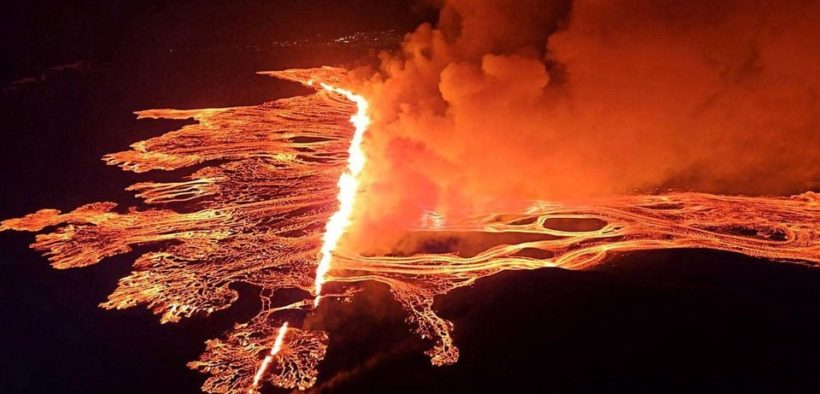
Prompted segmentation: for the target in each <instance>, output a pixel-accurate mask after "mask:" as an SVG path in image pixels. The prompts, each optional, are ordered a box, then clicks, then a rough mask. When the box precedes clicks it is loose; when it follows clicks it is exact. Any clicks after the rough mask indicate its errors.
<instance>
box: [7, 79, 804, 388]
mask: <svg viewBox="0 0 820 394" xmlns="http://www.w3.org/2000/svg"><path fill="white" fill-rule="evenodd" d="M266 74H270V75H273V76H276V77H279V78H285V79H289V80H293V81H297V82H301V83H304V84H306V85H309V86H314V87H316V88H317V91H316V92H315V93H313V94H310V95H307V96H303V97H295V98H289V99H283V100H278V101H275V102H270V103H265V104H261V105H257V106H248V107H234V108H222V109H202V110H185V111H183V110H170V109H165V110H150V111H142V112H139V113H138V115H139V117H140V118H165V119H186V118H193V119H194V120H196V123H195V124H192V125H188V126H185V127H183V128H181V129H180V130H178V131H174V132H170V133H167V134H165V135H162V136H160V137H156V138H151V139H148V140H146V141H142V142H138V143H135V144H133V145H132V146H131V148H132V149H131V150H128V151H124V152H119V153H114V154H111V155H107V156H106V157H105V161H106V162H107V163H108V164H112V165H118V166H120V167H122V168H123V169H125V170H128V171H134V172H146V171H150V170H174V169H179V168H184V167H190V166H193V165H197V164H201V163H204V164H205V165H206V166H205V167H204V168H202V169H200V170H198V171H196V172H194V173H193V174H192V175H190V176H188V177H187V178H186V179H184V180H182V181H180V182H171V183H156V182H143V183H138V184H135V185H133V186H131V187H130V188H129V190H133V191H135V192H136V193H137V196H138V197H140V198H142V199H143V201H144V202H145V203H146V204H149V205H160V206H161V208H150V209H140V208H129V209H128V210H127V211H124V212H118V211H115V210H114V208H116V204H115V203H111V202H103V203H93V204H88V205H85V206H82V207H80V208H77V209H76V210H74V211H72V212H69V213H61V212H59V211H57V210H53V209H44V210H41V211H38V212H36V213H33V214H30V215H27V216H25V217H23V218H19V219H9V220H5V221H3V222H2V224H0V231H2V230H19V231H41V230H43V229H45V228H47V227H52V228H53V230H52V231H51V232H47V233H43V234H39V235H37V238H36V241H35V242H34V243H33V244H32V247H33V248H34V249H36V250H38V251H41V252H43V254H44V255H46V256H48V258H49V260H50V261H51V262H52V265H53V266H54V267H55V268H60V269H62V268H73V267H82V266H87V265H91V264H95V263H97V262H99V261H100V260H102V259H103V258H105V257H109V256H113V255H117V254H121V253H126V252H129V251H130V250H131V247H132V246H134V245H144V244H155V245H157V250H156V251H153V252H149V253H146V254H143V255H142V256H140V257H139V258H138V259H137V260H136V262H135V263H134V272H132V273H131V274H130V275H129V276H127V277H125V278H123V279H122V280H120V283H119V286H118V288H117V289H116V290H115V291H114V293H113V294H111V295H110V296H109V299H108V301H106V302H104V303H102V304H101V306H102V307H104V308H108V309H115V308H116V309H121V308H129V307H133V306H136V305H145V306H147V307H148V308H149V309H151V310H152V311H153V312H154V313H155V314H158V315H161V317H160V319H161V321H162V322H176V321H179V320H180V319H181V318H184V317H190V316H192V315H194V314H205V315H207V314H210V313H213V312H215V311H219V310H222V309H225V308H227V307H229V306H230V305H231V304H232V303H233V302H234V301H236V299H237V297H238V293H237V292H236V291H235V290H234V289H233V288H232V287H231V286H232V285H233V284H236V283H240V282H241V283H247V284H251V285H254V286H257V287H259V288H260V289H262V291H261V297H262V310H261V311H260V312H259V314H258V315H256V316H255V317H253V318H252V319H251V320H250V321H248V322H247V323H243V324H238V325H236V326H235V327H234V328H233V330H232V331H230V332H228V333H227V334H226V336H225V337H224V338H221V339H212V340H209V341H208V342H207V347H206V350H205V352H204V353H203V354H202V356H201V358H200V360H198V361H194V362H191V363H190V364H189V366H190V367H191V368H194V369H197V370H199V371H202V372H204V373H207V374H210V375H211V376H210V377H209V378H208V379H207V380H206V381H205V384H204V385H203V390H204V391H206V392H211V393H240V392H243V393H246V392H255V391H257V390H258V388H259V387H260V386H261V385H262V383H263V382H264V381H268V382H270V383H271V384H273V385H276V386H279V387H285V388H299V389H304V388H307V387H310V386H312V385H313V384H314V383H315V382H316V379H317V375H318V371H317V367H318V364H319V362H320V361H321V360H322V359H323V358H324V355H325V351H326V348H327V343H328V334H327V333H325V332H317V331H308V330H302V329H299V328H296V327H291V326H289V325H288V322H285V321H283V319H282V318H281V317H279V316H278V315H277V312H279V311H282V310H285V309H311V308H313V307H315V305H316V304H317V303H318V302H319V300H320V299H321V298H320V297H322V296H332V295H327V294H324V293H321V289H322V284H323V283H326V282H337V283H340V284H342V285H343V284H345V283H346V284H348V286H355V283H357V282H362V281H378V282H382V283H385V284H387V285H388V286H389V287H390V289H391V291H392V293H393V295H394V296H395V297H396V299H397V300H398V301H399V302H400V303H401V304H402V305H403V306H404V307H405V308H406V310H407V311H408V313H409V318H408V320H409V322H410V323H411V324H413V325H414V328H415V330H416V332H417V333H418V334H420V335H421V336H422V337H424V338H430V339H432V341H433V342H434V346H433V348H432V349H431V350H430V351H429V352H428V354H429V355H430V357H431V361H432V363H433V364H435V365H443V364H451V363H454V362H456V361H457V360H458V349H457V347H456V346H455V344H454V343H453V340H452V339H451V336H450V334H451V332H452V330H453V326H452V324H451V323H450V322H448V321H446V320H444V319H442V318H440V317H438V316H437V315H436V314H435V312H434V311H433V309H432V304H433V299H434V297H435V296H437V295H442V294H446V293H447V292H449V291H451V290H452V289H455V288H458V287H462V286H467V285H470V284H471V283H473V282H474V281H475V280H476V279H479V278H481V277H485V276H488V275H492V274H495V273H497V272H500V271H504V270H523V269H537V268H541V267H562V268H567V269H584V268H587V267H590V266H593V265H595V264H597V263H599V262H601V261H602V260H603V259H604V258H605V257H606V256H607V254H608V253H611V252H620V251H633V250H647V249H661V248H712V249H720V250H728V251H732V252H738V253H745V254H749V255H752V256H758V257H765V258H769V259H774V260H781V261H789V262H802V263H806V264H811V265H816V264H818V263H820V232H819V231H818V229H820V198H818V196H817V194H815V193H812V192H807V193H804V194H802V195H799V196H794V197H790V198H786V197H727V196H716V195H707V194H695V193H679V194H669V195H661V196H626V197H620V198H610V199H605V200H592V201H588V202H586V203H583V204H573V205H571V206H570V205H563V204H559V203H554V202H535V203H529V204H527V205H525V206H524V205H522V206H510V205H507V206H504V207H499V208H498V210H496V212H495V213H493V214H488V215H486V216H479V217H474V216H465V217H443V216H442V215H440V214H438V213H436V212H433V211H430V212H427V213H425V215H424V216H423V217H421V218H420V220H419V228H416V229H408V236H407V237H406V238H405V239H403V240H402V242H401V243H400V245H398V246H397V247H396V249H397V252H396V253H394V254H393V255H391V256H368V257H364V256H361V255H358V254H357V253H356V252H355V251H349V250H347V251H345V250H339V249H338V247H337V246H338V241H339V238H340V237H341V236H342V233H343V232H344V230H345V228H346V226H347V223H348V222H349V220H350V219H351V213H350V212H351V210H353V199H354V198H355V195H356V192H357V181H358V180H357V179H356V175H357V174H358V172H359V171H361V167H362V166H364V155H363V153H362V151H361V150H360V147H359V144H360V143H361V138H362V133H363V132H364V130H365V128H366V127H367V121H366V118H367V117H366V101H364V99H361V98H360V97H359V96H355V95H354V94H352V93H351V92H349V91H346V90H343V89H340V88H338V86H343V85H344V71H343V70H340V69H332V68H322V69H311V70H288V71H283V72H270V73H266ZM357 97H359V98H358V99H357ZM351 100H352V101H351ZM351 114H354V117H353V118H352V120H353V121H354V122H353V123H351V122H350V120H351ZM351 140H352V141H353V143H351ZM216 161H218V162H219V163H223V164H212V162H216ZM183 208H184V210H183ZM331 232H334V233H331ZM479 234H483V235H491V236H494V237H501V238H503V242H490V243H487V242H481V241H474V242H470V243H465V244H463V245H455V246H457V247H453V248H451V249H452V250H450V249H448V250H445V251H443V252H442V253H430V251H429V250H426V248H425V245H424V243H425V240H426V239H430V238H431V237H453V236H458V237H461V238H465V239H470V237H471V236H474V235H479ZM285 288H296V289H302V290H304V291H305V292H306V294H312V295H313V296H314V297H315V298H313V299H312V298H306V299H304V300H303V301H300V302H296V303H293V304H290V305H284V306H277V305H274V303H273V301H274V300H273V295H274V294H275V293H276V292H277V291H278V290H280V289H285ZM323 294H324V295H323Z"/></svg>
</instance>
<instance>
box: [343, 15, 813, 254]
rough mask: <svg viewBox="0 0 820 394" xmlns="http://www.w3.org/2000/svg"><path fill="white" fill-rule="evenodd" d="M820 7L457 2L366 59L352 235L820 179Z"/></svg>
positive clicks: (803, 186) (756, 190)
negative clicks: (567, 205) (469, 213)
mask: <svg viewBox="0 0 820 394" xmlns="http://www.w3.org/2000/svg"><path fill="white" fill-rule="evenodd" d="M818 20H820V2H818V1H789V2H781V1H715V0H691V1H678V0H625V1H596V0H578V1H572V2H566V1H539V0H496V1H475V0H452V1H446V2H445V3H444V4H443V5H441V11H440V17H439V22H438V24H437V25H436V26H435V27H434V26H431V25H428V24H425V25H421V26H419V27H418V28H417V30H416V31H415V32H413V33H411V34H408V35H407V36H406V38H405V40H404V42H403V44H402V47H401V50H399V51H396V52H386V53H382V54H381V55H380V57H379V58H380V65H379V66H378V69H373V68H370V69H367V68H362V69H359V70H357V71H356V75H357V76H358V78H359V81H360V82H359V83H360V86H358V87H357V89H358V90H360V91H362V92H364V93H365V95H366V96H367V97H369V99H370V101H371V103H372V105H373V106H374V108H373V111H372V115H373V117H374V124H373V126H372V127H371V131H369V136H368V140H367V141H366V144H367V145H366V147H365V149H366V151H367V152H368V155H369V156H370V157H371V158H370V164H369V165H368V166H367V168H366V169H365V174H364V179H365V181H366V182H367V184H368V190H367V191H368V193H366V194H367V195H368V196H369V197H363V199H365V200H366V201H362V202H361V203H362V204H367V212H366V213H365V212H363V211H364V210H362V209H360V210H359V211H360V213H359V215H361V217H359V218H358V220H356V221H355V222H356V223H357V226H359V228H360V229H362V228H366V229H367V230H366V231H355V233H356V234H360V235H359V236H360V237H366V238H368V240H369V242H366V244H369V245H372V244H373V236H374V234H379V236H384V237H386V238H388V239H390V238H391V237H396V236H398V234H392V233H391V231H396V230H392V229H403V228H405V226H406V225H413V224H415V223H418V221H419V218H420V217H421V215H422V214H423V212H424V210H425V209H437V210H439V211H441V212H443V213H445V214H447V213H448V212H453V211H457V210H470V209H472V208H478V206H479V205H480V204H482V203H483V202H485V201H492V200H499V201H503V200H521V199H574V198H583V197H589V196H601V195H608V194H615V193H628V192H632V191H634V190H635V189H638V190H642V191H647V190H651V189H653V188H669V187H671V188H676V189H683V190H696V191H707V192H717V193H742V194H791V193H799V192H802V191H805V190H811V189H817V187H818V186H820V165H818V162H820V160H818V159H820V38H818V37H820V24H818V23H817V21H818ZM362 226H363V227H362Z"/></svg>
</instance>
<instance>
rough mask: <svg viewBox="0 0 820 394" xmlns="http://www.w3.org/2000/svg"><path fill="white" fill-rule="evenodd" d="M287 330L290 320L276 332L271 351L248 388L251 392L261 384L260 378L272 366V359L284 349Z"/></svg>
mask: <svg viewBox="0 0 820 394" xmlns="http://www.w3.org/2000/svg"><path fill="white" fill-rule="evenodd" d="M287 332H288V322H285V323H283V324H282V326H281V327H279V333H278V334H276V340H275V341H274V343H273V346H272V347H271V348H270V353H268V355H267V356H265V359H264V360H262V365H260V366H259V370H257V371H256V374H255V375H254V376H253V385H251V388H250V389H249V390H248V392H249V393H253V392H254V391H256V387H257V386H259V380H260V379H262V375H263V374H264V373H265V371H266V370H267V369H268V366H270V362H271V360H273V357H274V356H276V354H277V353H279V351H280V350H282V341H284V339H285V333H287Z"/></svg>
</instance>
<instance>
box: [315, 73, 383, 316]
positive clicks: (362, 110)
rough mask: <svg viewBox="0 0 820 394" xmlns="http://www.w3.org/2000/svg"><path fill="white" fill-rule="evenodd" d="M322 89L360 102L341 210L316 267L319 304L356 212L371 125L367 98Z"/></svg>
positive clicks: (327, 87) (340, 198)
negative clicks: (364, 148) (364, 146)
mask: <svg viewBox="0 0 820 394" xmlns="http://www.w3.org/2000/svg"><path fill="white" fill-rule="evenodd" d="M312 84H313V81H312V80H309V81H308V85H312ZM321 86H322V88H324V89H325V90H327V91H330V92H334V93H338V94H341V95H343V96H345V97H346V98H347V99H348V100H350V101H352V102H354V103H356V113H355V114H354V115H353V116H351V117H350V122H351V123H352V124H353V127H354V131H353V138H352V139H351V140H350V148H349V149H348V157H347V169H346V170H345V172H343V173H342V175H341V177H339V183H338V184H337V185H338V186H339V195H338V196H337V197H336V198H337V200H338V201H339V210H338V211H336V213H334V214H333V216H331V217H330V220H328V222H327V225H326V226H325V235H324V238H323V240H322V248H321V249H320V251H319V253H320V258H319V265H318V266H317V267H316V289H315V291H314V293H315V294H316V298H315V300H314V305H315V306H318V305H319V301H320V300H321V294H322V285H324V283H325V275H327V272H328V271H329V270H330V263H331V260H332V258H333V251H334V250H335V249H336V245H337V244H338V243H339V239H341V238H342V234H344V232H345V229H346V228H347V227H348V226H349V225H350V216H351V214H352V213H353V205H354V203H355V200H356V191H357V190H358V188H359V181H358V180H357V179H356V177H357V176H358V175H359V173H360V172H362V169H363V168H364V163H365V161H366V158H365V155H364V152H363V151H362V140H363V139H364V133H365V131H366V130H367V126H368V125H370V118H369V117H368V116H367V106H368V104H367V100H366V99H365V98H364V97H362V96H360V95H358V94H355V93H353V92H351V91H349V90H345V89H341V88H337V87H333V86H331V85H328V84H326V83H322V84H321Z"/></svg>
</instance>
